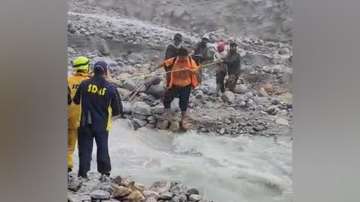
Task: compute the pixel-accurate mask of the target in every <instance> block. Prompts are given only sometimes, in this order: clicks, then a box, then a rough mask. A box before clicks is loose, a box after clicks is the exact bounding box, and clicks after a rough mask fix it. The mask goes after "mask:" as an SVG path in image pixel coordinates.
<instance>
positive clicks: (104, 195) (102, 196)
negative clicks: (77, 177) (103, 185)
mask: <svg viewBox="0 0 360 202" xmlns="http://www.w3.org/2000/svg"><path fill="white" fill-rule="evenodd" d="M90 197H91V198H92V199H95V200H108V199H110V193H109V192H107V191H103V190H95V191H93V192H91V193H90Z"/></svg>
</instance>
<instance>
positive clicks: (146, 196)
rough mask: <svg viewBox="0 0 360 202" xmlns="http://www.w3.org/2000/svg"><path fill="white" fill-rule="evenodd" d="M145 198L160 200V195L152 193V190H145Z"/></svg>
mask: <svg viewBox="0 0 360 202" xmlns="http://www.w3.org/2000/svg"><path fill="white" fill-rule="evenodd" d="M143 194H144V196H145V198H154V199H158V198H159V196H160V195H159V194H158V193H157V192H155V191H150V190H145V191H144V192H143Z"/></svg>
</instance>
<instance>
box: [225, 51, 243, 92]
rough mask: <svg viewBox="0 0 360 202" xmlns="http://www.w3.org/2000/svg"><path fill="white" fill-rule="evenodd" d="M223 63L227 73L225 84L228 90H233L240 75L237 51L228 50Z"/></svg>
mask: <svg viewBox="0 0 360 202" xmlns="http://www.w3.org/2000/svg"><path fill="white" fill-rule="evenodd" d="M224 64H225V65H226V66H227V73H228V76H229V78H228V79H227V81H226V83H225V86H226V87H227V88H229V90H231V91H234V89H235V87H236V83H237V81H238V79H239V76H240V54H239V53H237V52H234V53H231V52H229V54H228V55H227V56H226V58H225V59H224Z"/></svg>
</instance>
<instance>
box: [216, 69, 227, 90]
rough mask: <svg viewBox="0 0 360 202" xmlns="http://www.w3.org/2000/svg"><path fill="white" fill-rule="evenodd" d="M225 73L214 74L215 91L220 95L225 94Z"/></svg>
mask: <svg viewBox="0 0 360 202" xmlns="http://www.w3.org/2000/svg"><path fill="white" fill-rule="evenodd" d="M225 76H226V72H225V71H218V72H216V89H218V90H220V91H221V92H222V93H224V92H225Z"/></svg>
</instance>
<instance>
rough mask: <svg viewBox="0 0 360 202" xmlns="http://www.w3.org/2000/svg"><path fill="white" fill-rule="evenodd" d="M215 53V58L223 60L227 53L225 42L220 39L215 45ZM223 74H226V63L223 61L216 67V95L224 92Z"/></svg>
mask: <svg viewBox="0 0 360 202" xmlns="http://www.w3.org/2000/svg"><path fill="white" fill-rule="evenodd" d="M216 51H217V52H216V53H215V55H214V57H215V60H216V61H217V60H224V58H225V57H226V55H227V51H226V50H225V43H224V42H223V41H220V42H219V43H218V44H217V46H216ZM225 76H226V65H225V64H224V63H219V64H217V68H216V93H217V95H218V96H220V95H221V94H223V93H224V92H225Z"/></svg>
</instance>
